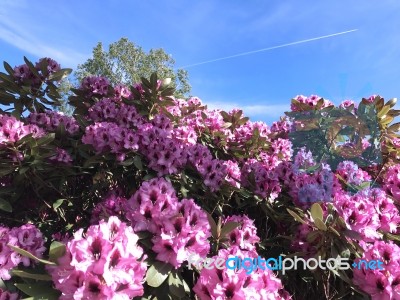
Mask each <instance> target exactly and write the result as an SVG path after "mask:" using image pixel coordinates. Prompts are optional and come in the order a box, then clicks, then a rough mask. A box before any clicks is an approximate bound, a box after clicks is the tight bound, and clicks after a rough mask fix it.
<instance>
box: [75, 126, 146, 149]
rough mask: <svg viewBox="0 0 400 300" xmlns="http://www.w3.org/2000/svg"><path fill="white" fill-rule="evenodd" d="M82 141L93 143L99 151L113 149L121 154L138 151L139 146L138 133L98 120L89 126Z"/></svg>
mask: <svg viewBox="0 0 400 300" xmlns="http://www.w3.org/2000/svg"><path fill="white" fill-rule="evenodd" d="M82 142H83V143H84V144H89V145H92V146H93V148H94V149H95V150H96V152H97V153H104V152H106V151H111V153H115V154H120V153H123V152H126V151H136V150H137V149H138V148H139V145H138V136H137V134H135V133H134V132H133V131H132V130H129V129H128V128H125V127H121V126H118V125H117V124H115V123H110V122H98V123H95V124H94V125H90V126H88V127H87V128H86V131H85V134H84V136H83V137H82Z"/></svg>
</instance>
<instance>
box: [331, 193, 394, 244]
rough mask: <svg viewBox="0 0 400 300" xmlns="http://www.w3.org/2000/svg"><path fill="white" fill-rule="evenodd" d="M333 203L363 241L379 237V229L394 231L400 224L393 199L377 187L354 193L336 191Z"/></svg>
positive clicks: (349, 226) (350, 227)
mask: <svg viewBox="0 0 400 300" xmlns="http://www.w3.org/2000/svg"><path fill="white" fill-rule="evenodd" d="M334 205H335V207H336V209H337V211H338V212H339V214H340V215H341V216H342V217H343V219H344V220H345V222H346V225H347V226H348V228H349V229H351V230H354V231H357V232H359V233H360V234H361V235H362V236H363V238H364V240H365V241H373V240H375V239H380V238H381V237H382V234H381V233H380V232H379V231H383V232H391V233H394V232H396V231H397V227H398V226H399V224H400V216H399V211H398V209H397V207H396V206H395V205H394V203H393V200H392V199H390V198H389V197H387V195H386V194H385V192H384V191H383V190H381V189H378V188H374V189H370V188H367V189H364V190H361V191H359V192H358V193H356V194H355V195H350V194H348V193H345V192H342V193H336V195H335V199H334Z"/></svg>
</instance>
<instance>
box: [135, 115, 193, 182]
mask: <svg viewBox="0 0 400 300" xmlns="http://www.w3.org/2000/svg"><path fill="white" fill-rule="evenodd" d="M172 128H173V126H172V123H171V122H170V121H169V119H168V118H167V117H166V116H164V115H158V116H157V117H155V118H154V119H153V121H152V123H146V124H144V125H142V126H140V127H139V132H138V134H139V136H140V151H141V153H142V154H143V155H145V157H146V158H147V160H148V167H149V168H151V169H153V170H155V171H157V173H158V176H163V175H166V174H175V173H178V171H180V170H181V169H182V168H183V167H184V166H185V165H186V162H187V151H186V146H185V144H184V143H183V142H181V141H180V140H176V139H173V138H172Z"/></svg>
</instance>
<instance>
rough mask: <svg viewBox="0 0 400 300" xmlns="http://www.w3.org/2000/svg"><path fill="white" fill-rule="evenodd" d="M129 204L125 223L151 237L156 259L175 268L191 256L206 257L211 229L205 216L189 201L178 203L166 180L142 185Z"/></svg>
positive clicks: (161, 179) (159, 179)
mask: <svg viewBox="0 0 400 300" xmlns="http://www.w3.org/2000/svg"><path fill="white" fill-rule="evenodd" d="M128 201H129V206H128V208H127V210H128V212H127V215H126V216H127V218H128V220H129V221H130V222H131V223H132V226H133V228H134V229H135V231H149V232H151V233H153V234H154V237H153V238H152V242H153V245H154V246H153V248H152V250H153V251H154V252H156V253H157V257H156V258H157V259H158V260H160V261H163V262H168V263H170V264H171V265H173V266H174V267H175V268H178V267H180V266H181V265H182V263H183V262H185V261H187V260H188V258H189V256H190V255H191V254H192V253H196V254H197V255H198V256H200V257H205V256H206V255H207V253H208V251H209V248H210V244H209V242H208V238H209V237H210V226H209V223H208V219H207V215H206V213H205V212H204V211H202V210H201V208H200V207H199V206H198V205H196V204H195V203H194V201H193V200H192V199H183V200H182V201H180V202H179V200H178V198H177V197H176V195H175V190H174V188H173V187H172V185H171V184H170V183H169V182H168V181H166V180H165V179H163V178H158V179H152V180H150V181H146V182H143V184H142V185H141V187H140V188H139V190H138V191H137V192H136V193H135V194H134V195H133V196H132V197H131V198H130V199H129V200H128Z"/></svg>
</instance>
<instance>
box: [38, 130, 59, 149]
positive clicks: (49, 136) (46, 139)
mask: <svg viewBox="0 0 400 300" xmlns="http://www.w3.org/2000/svg"><path fill="white" fill-rule="evenodd" d="M55 137H56V134H55V133H49V134H47V135H45V136H44V137H42V138H40V139H38V140H37V144H38V145H39V146H43V145H47V144H50V143H51V142H52V141H54V139H55Z"/></svg>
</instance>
